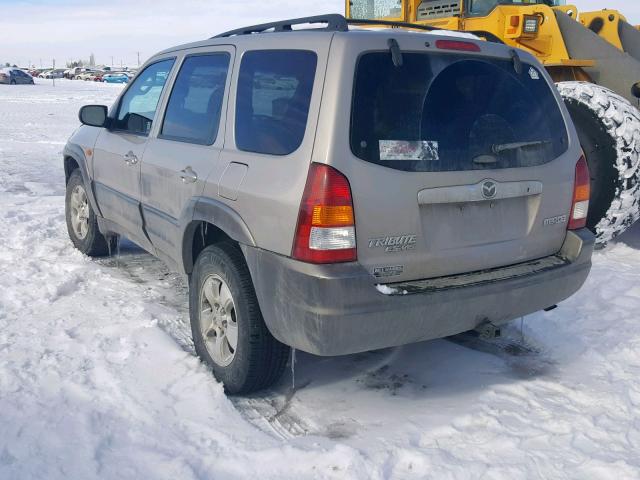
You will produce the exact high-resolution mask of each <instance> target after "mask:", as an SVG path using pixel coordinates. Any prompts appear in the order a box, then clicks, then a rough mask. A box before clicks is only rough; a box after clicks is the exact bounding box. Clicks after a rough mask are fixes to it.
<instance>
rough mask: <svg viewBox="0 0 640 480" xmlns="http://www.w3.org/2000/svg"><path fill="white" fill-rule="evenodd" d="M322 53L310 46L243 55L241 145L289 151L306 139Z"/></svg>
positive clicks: (273, 152) (238, 120)
mask: <svg viewBox="0 0 640 480" xmlns="http://www.w3.org/2000/svg"><path fill="white" fill-rule="evenodd" d="M316 63H317V56H316V54H315V53H314V52H310V51H306V50H255V51H250V52H246V53H245V54H244V55H243V57H242V63H241V65H240V75H239V79H238V93H237V101H236V132H235V134H236V145H237V147H238V149H240V150H244V151H248V152H256V153H266V154H271V155H288V154H289V153H292V152H294V151H295V150H297V149H298V147H299V146H300V144H301V143H302V139H303V138H304V132H305V130H306V127H307V117H308V115H309V104H310V101H311V93H312V92H313V81H314V78H315V74H316Z"/></svg>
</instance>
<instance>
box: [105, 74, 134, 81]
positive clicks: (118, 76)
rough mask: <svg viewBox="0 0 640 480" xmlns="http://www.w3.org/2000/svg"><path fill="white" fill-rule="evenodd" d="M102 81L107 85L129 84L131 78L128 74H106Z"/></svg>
mask: <svg viewBox="0 0 640 480" xmlns="http://www.w3.org/2000/svg"><path fill="white" fill-rule="evenodd" d="M102 81H103V82H105V83H129V76H128V75H127V74H126V73H122V72H117V73H105V74H104V75H103V76H102Z"/></svg>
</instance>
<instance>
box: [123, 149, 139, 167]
mask: <svg viewBox="0 0 640 480" xmlns="http://www.w3.org/2000/svg"><path fill="white" fill-rule="evenodd" d="M124 163H126V164H127V165H135V164H136V163H138V157H136V155H135V153H133V152H132V151H129V152H127V154H126V155H125V156H124Z"/></svg>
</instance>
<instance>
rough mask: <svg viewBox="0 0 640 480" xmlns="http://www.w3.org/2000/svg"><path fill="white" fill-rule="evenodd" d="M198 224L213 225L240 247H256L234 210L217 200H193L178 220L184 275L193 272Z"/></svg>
mask: <svg viewBox="0 0 640 480" xmlns="http://www.w3.org/2000/svg"><path fill="white" fill-rule="evenodd" d="M199 222H207V223H210V224H212V225H215V226H216V227H217V228H219V229H220V230H222V231H223V232H224V233H225V234H226V235H227V236H229V238H231V239H232V240H235V241H236V242H238V243H240V244H242V245H249V246H252V247H255V246H256V242H255V239H254V238H253V235H252V234H251V231H250V230H249V227H247V224H246V223H244V220H242V217H240V215H239V214H238V213H237V212H236V211H235V210H233V209H232V208H231V207H229V206H228V205H225V204H224V203H222V202H220V201H218V200H214V199H211V198H204V197H196V198H193V199H191V201H190V202H189V204H188V206H187V207H186V208H185V210H184V212H183V214H182V216H181V218H180V227H181V230H182V232H183V233H182V265H183V266H184V271H185V273H191V271H192V270H193V261H192V257H193V255H192V246H193V236H194V235H195V234H196V233H197V232H196V230H197V228H198V226H199Z"/></svg>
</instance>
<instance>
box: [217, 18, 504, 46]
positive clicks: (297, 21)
mask: <svg viewBox="0 0 640 480" xmlns="http://www.w3.org/2000/svg"><path fill="white" fill-rule="evenodd" d="M315 23H326V24H327V26H326V27H324V28H318V29H317V30H321V31H325V32H348V31H349V25H383V26H387V27H391V28H413V29H415V30H426V31H429V32H432V31H437V30H442V29H441V28H438V27H433V26H431V25H420V24H417V23H408V22H394V21H390V20H373V19H372V20H368V19H359V18H349V19H347V18H345V17H344V16H342V15H340V14H339V13H330V14H327V15H317V16H314V17H302V18H294V19H291V20H283V21H280V22H271V23H262V24H260V25H253V26H251V27H243V28H238V29H236V30H230V31H228V32H224V33H221V34H219V35H216V36H215V37H211V38H224V37H234V36H237V35H250V34H253V33H265V32H267V30H272V31H273V32H274V33H275V32H292V31H294V30H293V26H294V25H306V24H315ZM450 31H452V32H459V33H468V34H469V33H470V34H472V35H477V36H479V37H483V38H485V39H486V40H487V41H489V42H493V43H504V42H503V41H502V40H500V38H498V37H497V36H495V35H494V34H492V33H490V32H486V31H484V30H477V31H472V32H462V31H460V30H450Z"/></svg>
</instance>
